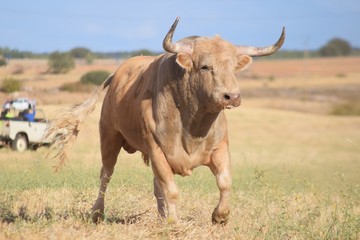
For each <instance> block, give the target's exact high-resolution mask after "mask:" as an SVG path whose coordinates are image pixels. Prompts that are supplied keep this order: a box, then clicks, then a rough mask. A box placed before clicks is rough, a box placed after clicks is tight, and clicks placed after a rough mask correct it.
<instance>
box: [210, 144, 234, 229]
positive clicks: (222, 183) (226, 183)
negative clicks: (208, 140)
mask: <svg viewBox="0 0 360 240" xmlns="http://www.w3.org/2000/svg"><path fill="white" fill-rule="evenodd" d="M230 165H231V162H230V154H229V149H228V145H227V143H226V142H224V143H222V144H221V145H220V147H219V148H218V149H216V150H215V151H214V152H213V153H212V155H211V162H210V164H209V167H210V169H211V171H212V172H213V174H214V175H215V177H216V184H217V186H218V188H219V190H220V199H219V203H218V205H217V206H216V208H215V209H214V211H213V214H212V222H213V223H214V224H215V223H218V224H226V223H227V222H228V220H229V214H230V188H231V183H232V178H231V172H230Z"/></svg>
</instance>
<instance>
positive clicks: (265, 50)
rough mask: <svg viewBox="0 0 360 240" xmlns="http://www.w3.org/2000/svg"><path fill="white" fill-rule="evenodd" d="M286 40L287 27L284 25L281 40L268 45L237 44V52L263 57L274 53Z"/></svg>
mask: <svg viewBox="0 0 360 240" xmlns="http://www.w3.org/2000/svg"><path fill="white" fill-rule="evenodd" d="M284 40H285V27H283V29H282V32H281V36H280V38H279V40H278V41H277V42H276V43H275V44H274V45H271V46H268V47H250V46H237V49H238V50H237V52H238V54H241V55H249V56H251V57H261V56H267V55H270V54H273V53H274V52H276V51H277V50H278V49H280V48H281V46H282V45H283V43H284Z"/></svg>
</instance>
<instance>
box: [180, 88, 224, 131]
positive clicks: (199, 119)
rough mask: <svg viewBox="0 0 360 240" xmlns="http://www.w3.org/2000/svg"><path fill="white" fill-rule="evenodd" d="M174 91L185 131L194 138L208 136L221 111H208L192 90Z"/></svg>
mask: <svg viewBox="0 0 360 240" xmlns="http://www.w3.org/2000/svg"><path fill="white" fill-rule="evenodd" d="M177 90H178V91H176V92H173V101H174V105H175V106H176V109H177V111H178V113H179V116H180V118H181V123H182V127H183V132H184V133H185V134H186V135H188V136H190V137H194V138H204V137H206V136H207V135H208V134H209V132H210V130H211V129H212V127H213V125H214V123H215V122H216V120H217V118H218V116H219V114H220V112H215V113H212V112H208V111H207V110H206V107H205V106H203V105H202V104H201V103H200V102H199V101H197V100H196V97H195V96H194V95H192V92H191V90H189V89H186V88H183V89H179V88H178V89H177Z"/></svg>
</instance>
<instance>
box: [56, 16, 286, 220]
mask: <svg viewBox="0 0 360 240" xmlns="http://www.w3.org/2000/svg"><path fill="white" fill-rule="evenodd" d="M178 20H179V19H178V18H177V19H176V21H175V22H174V24H173V25H172V27H171V29H170V30H169V32H168V34H167V35H166V37H165V39H164V42H163V47H164V50H165V51H166V52H167V53H165V54H162V55H160V56H157V57H149V56H139V57H134V58H131V59H129V60H127V61H125V62H124V63H123V64H122V65H121V66H120V67H119V68H118V69H117V71H116V72H115V73H114V74H113V75H111V76H110V77H109V78H108V79H107V80H105V81H104V83H103V84H102V85H101V86H100V87H99V88H98V90H97V91H96V92H95V94H94V95H93V97H91V98H90V99H89V100H87V101H86V102H84V103H83V104H81V105H78V106H75V107H73V108H72V109H71V110H69V111H68V112H67V113H66V114H65V115H64V116H63V117H62V118H60V119H57V120H56V121H54V122H53V126H52V128H51V129H50V131H49V134H50V133H51V132H52V131H54V130H56V129H59V128H67V130H68V134H67V135H64V136H63V138H62V139H61V140H60V141H59V142H58V144H59V145H60V152H59V156H60V158H61V159H62V160H63V159H64V158H65V157H66V154H67V151H68V145H69V143H70V142H71V141H72V140H73V139H74V138H75V137H76V135H77V133H78V131H79V127H80V125H81V123H82V122H83V121H84V119H85V118H86V117H87V115H88V114H89V113H90V112H91V111H92V110H93V109H94V106H95V103H96V100H97V99H98V97H99V96H100V93H101V91H102V89H104V88H106V87H109V89H108V91H107V93H106V96H105V99H104V102H103V106H102V111H101V118H100V140H101V156H102V163H103V167H102V169H101V177H100V178H101V184H100V190H99V195H98V198H97V200H96V202H95V204H94V206H93V208H92V210H93V220H94V221H98V220H99V219H100V218H101V217H103V213H104V198H105V191H106V187H107V184H108V183H109V181H110V178H111V175H112V174H113V171H114V166H115V164H116V161H117V157H118V154H119V152H120V149H121V148H124V149H125V150H126V151H127V152H128V153H134V152H136V151H140V152H142V153H143V156H144V160H145V163H147V164H149V162H150V165H151V167H152V170H153V172H154V194H155V197H156V200H157V206H158V211H159V215H160V216H161V217H164V218H165V217H166V212H165V208H166V207H167V212H168V213H167V219H168V221H169V222H177V221H178V216H177V213H176V201H177V198H178V194H179V193H178V189H177V186H176V183H175V181H174V174H180V175H182V176H188V175H191V172H192V170H193V169H194V168H195V167H198V166H200V165H205V166H208V167H209V168H210V170H211V171H212V173H213V174H214V175H215V178H216V183H217V186H218V188H219V190H220V199H219V203H218V205H217V206H216V207H215V209H214V211H213V214H212V221H213V223H221V224H225V223H226V222H227V221H228V217H229V213H230V206H229V197H230V186H231V175H230V154H229V141H228V133H227V123H226V119H225V114H224V111H223V110H224V109H227V108H233V107H237V106H239V105H240V90H239V87H238V83H237V80H236V76H235V74H236V72H239V71H241V70H243V69H245V68H246V67H247V66H248V65H249V64H250V63H251V61H252V59H251V56H265V55H269V54H272V53H274V52H275V51H277V50H278V49H279V48H280V47H281V45H282V43H283V41H284V38H285V33H284V29H283V32H282V34H281V37H280V39H279V40H278V41H277V42H276V43H275V44H274V45H272V46H269V47H263V48H256V47H247V46H236V45H233V44H231V43H229V42H227V41H225V40H223V39H221V38H220V37H219V36H217V37H214V38H206V37H189V38H185V39H183V40H181V41H178V42H175V43H173V42H172V36H173V34H174V31H175V28H176V25H177V23H178Z"/></svg>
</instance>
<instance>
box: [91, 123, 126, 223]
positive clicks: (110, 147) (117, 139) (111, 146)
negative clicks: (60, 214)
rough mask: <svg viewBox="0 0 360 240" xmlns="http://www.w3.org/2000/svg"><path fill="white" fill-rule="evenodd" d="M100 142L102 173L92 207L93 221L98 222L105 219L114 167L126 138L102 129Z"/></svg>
mask: <svg viewBox="0 0 360 240" xmlns="http://www.w3.org/2000/svg"><path fill="white" fill-rule="evenodd" d="M100 141H101V157H102V164H103V166H102V168H101V173H100V181H101V183H100V189H99V194H98V197H97V199H96V202H95V204H94V205H93V207H92V220H93V222H98V221H100V220H101V219H103V218H104V208H105V206H104V199H105V192H106V188H107V185H108V184H109V182H110V179H111V175H112V174H113V172H114V166H115V164H116V161H117V157H118V154H119V152H120V149H121V147H122V145H123V144H124V138H123V137H122V135H121V134H119V133H116V132H110V131H107V132H105V131H104V129H101V128H100Z"/></svg>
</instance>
